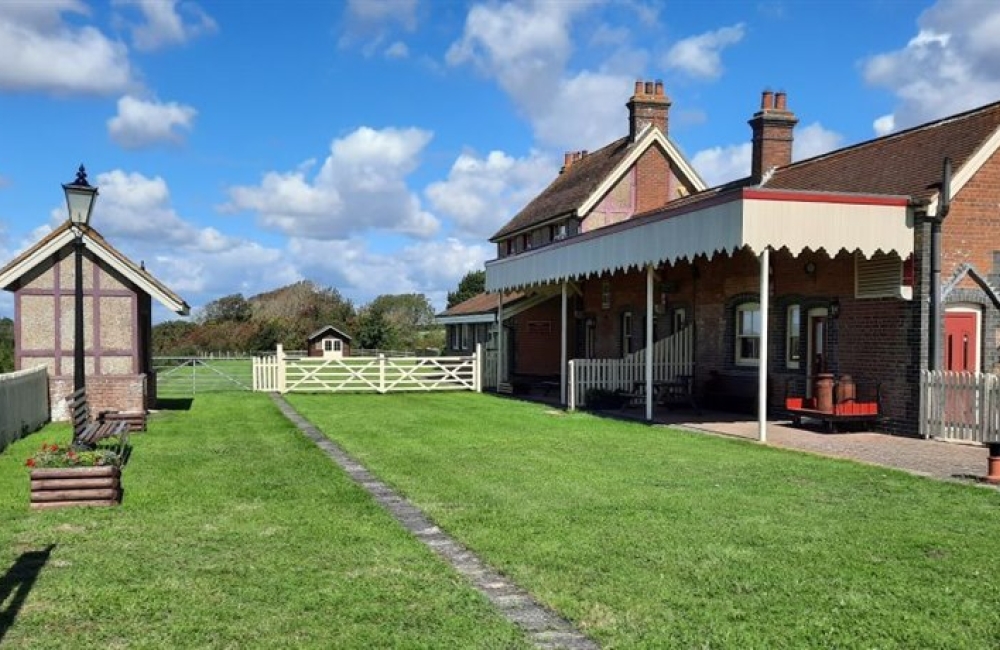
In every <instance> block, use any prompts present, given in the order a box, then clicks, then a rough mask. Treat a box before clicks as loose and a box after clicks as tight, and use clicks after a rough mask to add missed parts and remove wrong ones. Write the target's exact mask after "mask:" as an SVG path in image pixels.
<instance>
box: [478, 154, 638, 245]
mask: <svg viewBox="0 0 1000 650" xmlns="http://www.w3.org/2000/svg"><path fill="white" fill-rule="evenodd" d="M629 144H630V143H629V138H628V137H625V138H622V139H620V140H615V141H614V142H612V143H611V144H609V145H607V146H605V147H603V148H601V149H598V150H597V151H594V152H592V153H589V154H587V155H586V156H584V157H583V158H582V159H581V160H578V161H576V162H574V163H573V164H572V165H570V167H569V169H567V170H566V171H564V172H563V173H561V174H559V176H557V177H556V179H555V180H554V181H552V183H551V184H549V186H548V187H546V188H545V189H544V190H542V193H541V194H539V195H538V196H536V197H535V198H534V199H532V201H531V202H530V203H529V204H528V205H526V206H524V208H523V209H522V210H521V211H520V212H518V213H517V214H516V215H514V218H513V219H511V220H510V221H508V222H507V225H505V226H504V227H503V228H501V229H500V230H498V231H497V233H496V234H495V235H493V236H492V237H490V241H497V240H499V239H501V238H504V237H507V236H508V235H512V234H514V233H516V232H519V231H522V230H526V229H528V228H532V227H534V226H537V225H540V224H542V223H544V222H546V221H549V220H551V219H555V218H556V217H560V216H563V215H569V214H572V213H573V212H575V211H576V209H577V208H579V207H580V206H581V205H583V202H584V201H586V200H587V199H588V198H589V197H590V195H591V194H593V193H594V191H595V190H596V189H597V187H598V186H599V185H600V184H601V183H602V182H603V181H604V179H606V178H607V177H608V175H609V174H610V173H611V172H612V171H613V170H614V168H615V167H617V166H618V163H620V162H621V161H622V159H623V158H625V156H627V155H628V153H629V150H630V147H629Z"/></svg>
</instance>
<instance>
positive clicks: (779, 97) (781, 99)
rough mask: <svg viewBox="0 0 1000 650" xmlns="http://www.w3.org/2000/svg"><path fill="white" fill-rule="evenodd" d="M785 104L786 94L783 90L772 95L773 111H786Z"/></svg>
mask: <svg viewBox="0 0 1000 650" xmlns="http://www.w3.org/2000/svg"><path fill="white" fill-rule="evenodd" d="M786 104H787V97H786V93H785V92H784V91H783V90H779V91H778V92H776V93H775V94H774V108H775V110H779V111H784V110H788V109H787V108H785V106H786Z"/></svg>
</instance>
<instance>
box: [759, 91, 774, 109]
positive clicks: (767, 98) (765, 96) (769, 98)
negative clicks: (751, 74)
mask: <svg viewBox="0 0 1000 650" xmlns="http://www.w3.org/2000/svg"><path fill="white" fill-rule="evenodd" d="M770 108H774V93H772V92H771V91H770V90H765V91H764V92H762V93H761V94H760V110H762V111H766V110H768V109H770Z"/></svg>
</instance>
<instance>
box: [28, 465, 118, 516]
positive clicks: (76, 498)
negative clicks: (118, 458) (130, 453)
mask: <svg viewBox="0 0 1000 650" xmlns="http://www.w3.org/2000/svg"><path fill="white" fill-rule="evenodd" d="M121 502H122V485H121V469H120V468H118V467H114V466H100V467H65V468H46V469H33V470H31V507H32V509H37V508H60V507H63V506H115V505H118V504H120V503H121Z"/></svg>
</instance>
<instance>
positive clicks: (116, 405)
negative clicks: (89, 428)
mask: <svg viewBox="0 0 1000 650" xmlns="http://www.w3.org/2000/svg"><path fill="white" fill-rule="evenodd" d="M72 393H73V377H72V376H66V375H63V376H59V377H53V376H50V377H49V399H50V404H51V409H52V420H53V421H66V420H68V419H69V412H68V409H67V407H66V398H67V397H69V396H70V395H71V394H72ZM87 401H88V403H89V404H90V412H91V414H93V415H95V416H96V415H97V414H98V413H100V412H101V411H144V410H146V408H147V390H146V375H116V376H95V377H88V378H87Z"/></svg>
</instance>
